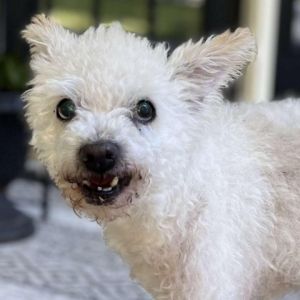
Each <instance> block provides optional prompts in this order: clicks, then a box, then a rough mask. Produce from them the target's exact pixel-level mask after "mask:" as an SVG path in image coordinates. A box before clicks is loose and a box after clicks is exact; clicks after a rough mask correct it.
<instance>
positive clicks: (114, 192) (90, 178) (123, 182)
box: [65, 172, 133, 206]
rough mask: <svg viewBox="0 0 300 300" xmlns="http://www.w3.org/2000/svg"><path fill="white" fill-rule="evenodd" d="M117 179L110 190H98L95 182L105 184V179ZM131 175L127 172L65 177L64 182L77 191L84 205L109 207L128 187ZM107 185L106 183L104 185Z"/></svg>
mask: <svg viewBox="0 0 300 300" xmlns="http://www.w3.org/2000/svg"><path fill="white" fill-rule="evenodd" d="M115 177H117V178H118V183H117V184H116V185H115V186H114V187H111V190H106V191H105V189H100V190H99V186H100V184H99V186H98V185H97V182H99V183H101V182H105V181H106V179H107V178H111V179H113V178H115ZM132 177H133V175H132V174H131V173H129V172H125V173H122V174H120V173H118V174H106V175H102V176H101V175H97V174H88V175H81V176H78V177H73V178H70V177H66V178H65V180H66V181H67V182H69V183H70V184H71V186H72V188H73V189H79V190H80V192H81V194H82V195H83V196H84V200H85V201H86V203H88V204H91V205H97V206H100V205H111V204H114V203H115V201H116V199H117V198H118V196H119V195H120V194H122V192H124V190H125V189H126V187H128V186H129V185H130V182H131V179H132ZM106 184H107V183H106Z"/></svg>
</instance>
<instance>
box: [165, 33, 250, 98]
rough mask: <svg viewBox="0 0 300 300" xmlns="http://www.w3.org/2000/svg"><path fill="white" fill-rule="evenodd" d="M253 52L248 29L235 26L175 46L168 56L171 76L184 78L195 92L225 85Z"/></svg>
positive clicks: (238, 72) (246, 62) (207, 91)
mask: <svg viewBox="0 0 300 300" xmlns="http://www.w3.org/2000/svg"><path fill="white" fill-rule="evenodd" d="M255 54H256V44H255V39H254V37H253V35H252V34H251V32H250V31H249V29H247V28H238V29H237V30H236V31H234V32H230V31H229V30H228V31H226V32H224V33H223V34H220V35H217V36H212V37H210V38H208V39H207V40H206V41H203V40H200V41H199V42H197V43H193V42H191V41H189V42H187V43H185V44H183V45H181V46H179V47H178V48H176V49H175V50H174V52H173V53H172V54H171V56H170V58H169V64H171V67H172V68H173V78H174V79H179V80H183V81H185V83H187V84H188V85H189V87H190V88H193V90H194V89H195V91H196V92H197V93H198V95H199V96H201V95H203V96H205V95H206V94H207V93H209V92H211V91H213V90H218V89H219V88H221V87H224V86H227V85H228V84H229V83H230V82H231V81H232V80H233V79H235V78H237V77H239V76H240V75H241V71H242V69H243V67H244V66H245V65H246V64H248V63H249V62H251V61H252V60H253V58H254V57H255Z"/></svg>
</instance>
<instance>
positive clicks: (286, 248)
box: [23, 15, 300, 300]
mask: <svg viewBox="0 0 300 300" xmlns="http://www.w3.org/2000/svg"><path fill="white" fill-rule="evenodd" d="M23 36H24V37H25V39H26V40H27V42H28V43H29V44H30V46H31V53H32V60H31V67H32V70H33V72H34V79H33V80H32V82H31V83H32V86H33V87H32V88H31V89H30V90H29V91H28V92H26V93H25V100H26V102H27V118H28V121H29V124H30V126H31V128H32V129H33V140H32V143H33V145H34V146H35V148H36V149H37V153H38V156H39V158H40V159H41V160H42V161H43V162H44V163H45V165H46V166H47V168H48V170H49V172H50V174H51V176H52V178H53V179H54V180H55V182H56V184H57V185H58V187H59V188H60V189H61V190H62V192H63V194H64V196H65V198H66V199H67V200H68V201H69V203H70V204H71V205H72V206H73V207H74V209H75V210H76V211H77V212H79V213H81V214H84V215H87V216H89V217H91V218H94V219H96V220H97V221H99V222H101V223H102V225H103V227H104V232H105V237H106V240H107V243H108V244H109V245H110V246H111V247H112V248H113V249H115V250H116V251H117V252H118V253H119V254H120V255H121V256H122V257H123V258H124V260H125V261H126V262H127V263H128V264H129V265H130V267H131V270H132V276H133V277H134V278H136V279H137V280H138V281H139V282H140V283H141V284H142V285H143V287H144V288H145V289H146V290H147V291H149V292H150V293H151V294H152V295H153V297H154V298H155V299H174V300H175V299H177V300H188V299H189V300H198V299H218V300H228V299H232V300H241V299H243V300H247V299H274V298H276V297H280V296H281V295H283V294H284V293H286V292H287V291H288V290H291V289H297V288H298V287H299V285H300V103H299V102H296V101H292V100H287V101H284V102H281V103H270V104H263V105H258V104H257V105H249V104H248V105H247V104H230V103H227V102H224V101H223V97H222V95H221V88H222V87H224V86H226V85H228V83H229V82H231V81H232V80H233V79H235V78H237V77H238V76H239V75H240V74H241V71H242V69H243V67H244V66H245V65H246V64H247V63H248V62H250V61H251V60H252V59H253V57H254V56H255V51H256V47H255V42H254V38H253V36H252V35H251V33H250V32H249V30H247V29H241V28H240V29H237V30H236V31H235V32H233V33H231V32H229V31H227V32H225V33H223V34H221V35H218V36H214V37H211V38H209V39H207V40H206V41H203V40H200V41H199V42H197V43H193V42H191V41H189V42H187V43H185V44H183V45H181V46H180V47H178V48H177V49H175V51H174V52H173V53H172V54H171V55H170V56H169V57H168V49H167V47H166V46H165V45H164V44H157V45H155V46H154V45H152V44H151V43H150V42H149V41H148V40H147V39H145V38H140V37H137V36H136V35H134V34H131V33H127V32H125V31H124V30H123V29H122V28H121V26H120V25H119V24H112V25H110V26H106V25H101V26H100V27H98V28H97V29H95V28H91V29H89V30H87V31H86V32H85V33H83V34H82V35H76V34H74V33H71V32H69V31H68V30H66V29H64V28H63V27H62V26H60V25H59V24H56V23H55V22H54V21H52V20H50V19H48V18H46V17H45V16H43V15H40V16H37V17H35V18H34V19H33V21H32V23H31V24H30V25H29V26H28V27H27V28H26V29H25V30H24V32H23Z"/></svg>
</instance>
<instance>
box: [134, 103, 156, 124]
mask: <svg viewBox="0 0 300 300" xmlns="http://www.w3.org/2000/svg"><path fill="white" fill-rule="evenodd" d="M137 117H138V120H139V121H141V122H143V123H147V122H150V121H152V120H153V119H154V118H155V109H154V106H153V105H152V103H151V102H150V101H148V100H140V101H139V102H138V104H137Z"/></svg>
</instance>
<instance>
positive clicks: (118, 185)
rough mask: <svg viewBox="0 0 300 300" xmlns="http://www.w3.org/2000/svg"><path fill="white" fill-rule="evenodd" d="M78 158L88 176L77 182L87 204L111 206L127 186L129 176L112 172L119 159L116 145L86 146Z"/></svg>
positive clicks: (119, 152)
mask: <svg viewBox="0 0 300 300" xmlns="http://www.w3.org/2000/svg"><path fill="white" fill-rule="evenodd" d="M78 156H79V161H80V163H81V164H82V166H83V167H84V168H85V169H86V171H87V174H89V175H88V176H86V177H85V178H82V180H80V182H77V184H78V185H79V187H80V189H81V191H82V193H83V195H84V196H85V198H86V202H87V203H89V204H94V205H108V204H111V203H113V202H114V200H115V199H116V197H117V196H118V195H119V194H121V193H122V191H123V190H124V188H125V187H127V186H128V185H129V183H130V181H131V178H132V176H131V174H129V173H126V172H123V173H120V172H118V173H116V172H114V169H115V167H116V165H117V164H118V162H119V160H120V159H121V149H120V146H119V145H118V144H116V143H114V142H111V141H100V142H97V143H93V144H86V145H84V146H83V147H81V148H80V150H79V153H78Z"/></svg>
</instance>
